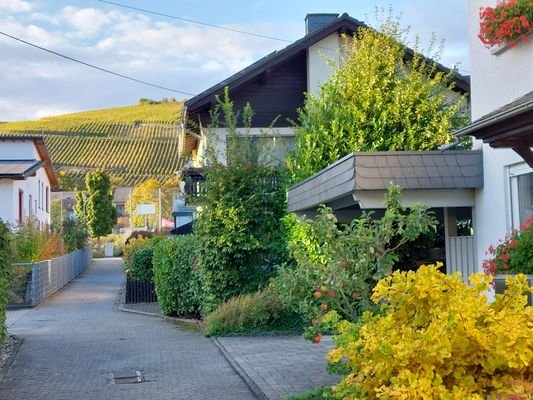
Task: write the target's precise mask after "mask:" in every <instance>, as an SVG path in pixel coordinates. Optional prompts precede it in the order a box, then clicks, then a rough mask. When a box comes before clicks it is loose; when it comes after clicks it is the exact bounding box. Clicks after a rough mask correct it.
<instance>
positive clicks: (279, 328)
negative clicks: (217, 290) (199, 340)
mask: <svg viewBox="0 0 533 400" xmlns="http://www.w3.org/2000/svg"><path fill="white" fill-rule="evenodd" d="M204 324H205V333H206V335H208V336H211V335H232V334H239V335H242V334H252V333H260V332H297V331H301V329H302V321H301V318H300V317H299V316H298V315H297V314H295V313H293V312H290V311H288V310H286V309H285V308H284V307H283V305H282V304H281V302H280V300H279V297H278V295H277V293H276V291H275V290H273V289H272V288H270V287H268V288H266V289H264V290H262V291H259V292H256V293H249V294H243V295H240V296H236V297H232V298H231V299H229V300H228V301H227V302H225V303H223V304H221V305H220V306H218V308H217V309H216V310H215V311H213V312H212V313H210V314H209V315H208V316H207V317H206V318H205V320H204Z"/></svg>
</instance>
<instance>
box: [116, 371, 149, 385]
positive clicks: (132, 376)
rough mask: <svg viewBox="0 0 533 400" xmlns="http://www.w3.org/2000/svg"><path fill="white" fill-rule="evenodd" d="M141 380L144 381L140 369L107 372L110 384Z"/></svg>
mask: <svg viewBox="0 0 533 400" xmlns="http://www.w3.org/2000/svg"><path fill="white" fill-rule="evenodd" d="M141 382H144V377H143V374H142V372H141V371H134V370H129V371H119V372H110V373H109V383H111V384H112V385H118V384H122V383H141Z"/></svg>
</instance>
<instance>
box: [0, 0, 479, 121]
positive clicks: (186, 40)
mask: <svg viewBox="0 0 533 400" xmlns="http://www.w3.org/2000/svg"><path fill="white" fill-rule="evenodd" d="M116 2H117V3H123V4H127V5H129V6H133V7H139V8H145V9H150V10H153V11H157V12H160V13H166V14H171V15H176V16H178V17H182V18H187V19H192V20H198V21H202V22H206V23H209V24H214V25H222V26H225V27H229V28H233V29H238V30H243V31H251V32H256V33H260V34H264V35H268V36H274V37H281V38H284V39H288V40H291V41H292V40H296V39H299V38H300V37H302V36H303V35H304V18H305V15H306V14H307V13H313V12H335V13H344V12H346V13H348V14H350V15H351V16H352V17H354V18H357V19H359V20H363V21H365V22H369V23H372V20H373V17H374V11H375V7H376V6H377V7H386V8H388V7H389V6H390V5H391V1H390V0H389V1H380V0H368V1H364V2H363V1H353V0H352V1H329V2H324V1H317V0H306V1H305V2H304V1H300V2H291V1H283V2H282V1H278V0H270V1H247V2H245V1H231V0H228V1H225V2H221V1H211V0H204V1H198V0H181V1H174V0H173V1H148V0H123V1H120V0H118V1H116ZM392 7H393V10H394V13H395V14H401V21H402V24H403V25H405V26H408V25H409V26H410V27H411V33H412V34H413V35H414V34H418V35H419V36H420V37H421V39H422V42H424V41H427V40H428V39H429V38H430V36H431V34H432V33H435V34H436V35H437V37H438V38H439V39H444V40H445V41H446V46H445V51H444V54H443V57H442V60H441V62H443V63H444V64H445V65H452V64H457V63H459V69H460V70H461V72H463V73H466V74H468V73H469V69H468V68H469V66H468V45H467V26H466V21H467V15H466V13H467V5H466V1H464V0H448V1H446V2H442V1H439V2H437V1H427V0H399V1H394V2H393V4H392ZM0 31H3V32H5V33H8V34H11V35H13V36H17V37H19V38H21V39H24V40H27V41H30V42H33V43H35V44H37V45H40V46H43V47H46V48H49V49H51V50H54V51H57V52H60V53H64V54H66V55H69V56H72V57H75V58H79V59H81V60H83V61H86V62H89V63H92V64H96V65H98V66H101V67H104V68H107V69H110V70H113V71H116V72H119V73H123V74H126V75H130V76H132V77H135V78H138V79H142V80H146V81H149V82H153V83H155V84H158V85H162V86H165V87H170V88H174V89H177V90H181V91H185V92H189V93H199V92H201V91H202V90H204V89H206V88H208V87H210V86H211V85H213V84H215V83H217V82H219V81H220V80H222V79H224V78H226V77H227V76H229V75H231V74H233V73H235V72H237V71H238V70H240V69H241V68H243V67H245V66H247V65H248V64H250V63H252V62H253V61H255V60H257V59H258V58H261V57H262V56H264V55H266V54H268V53H270V52H271V51H273V50H276V49H279V48H282V47H284V46H286V45H287V43H283V42H279V41H273V40H269V39H263V38H256V37H251V36H246V35H242V34H238V33H233V32H229V31H223V30H218V29H213V28H209V27H206V26H202V25H196V24H190V23H184V22H180V21H176V20H172V19H168V18H164V17H160V16H155V15H151V14H145V13H142V12H138V11H133V10H129V9H125V8H120V7H117V6H113V5H110V4H105V3H102V2H99V1H97V0H79V1H66V0H54V1H46V0H35V1H33V0H0ZM0 54H2V57H1V58H0V121H6V120H19V119H34V118H40V117H45V116H49V115H55V114H62V113H67V112H75V111H82V110H90V109H98V108H106V107H113V106H120V105H127V104H135V103H136V102H137V100H138V99H139V98H141V97H148V98H154V99H160V98H162V97H176V98H178V99H180V98H183V97H186V96H184V95H181V94H176V93H172V92H168V91H164V90H161V89H155V88H151V87H148V86H144V85H141V84H138V83H134V82H130V81H127V80H122V79H120V78H117V77H113V76H109V75H107V74H104V73H101V72H98V71H95V70H91V69H88V68H86V67H84V66H81V65H78V64H74V63H71V62H68V61H66V60H63V59H60V58H57V57H55V56H52V55H50V54H47V53H44V52H41V51H39V50H36V49H33V48H30V47H27V46H25V45H23V44H20V43H18V42H15V41H13V40H11V39H8V38H4V37H1V36H0Z"/></svg>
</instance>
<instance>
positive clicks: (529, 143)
mask: <svg viewBox="0 0 533 400" xmlns="http://www.w3.org/2000/svg"><path fill="white" fill-rule="evenodd" d="M490 146H491V147H494V148H501V147H521V146H525V147H533V137H532V138H531V139H529V138H527V139H525V140H520V139H514V140H510V139H507V140H506V139H502V140H495V141H493V142H491V143H490Z"/></svg>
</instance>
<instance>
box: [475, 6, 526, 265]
mask: <svg viewBox="0 0 533 400" xmlns="http://www.w3.org/2000/svg"><path fill="white" fill-rule="evenodd" d="M468 5H469V7H468V18H469V21H468V25H469V33H468V35H469V44H470V67H471V74H472V76H471V93H472V94H471V106H472V120H473V121H475V120H477V119H479V118H480V117H482V116H484V115H486V114H488V113H490V112H492V111H494V110H495V109H497V108H499V107H501V106H503V105H505V104H508V103H510V102H511V101H513V100H515V99H517V98H519V97H521V96H523V95H525V94H526V93H529V92H530V91H531V90H533V73H532V72H531V67H532V65H533V64H532V63H533V43H531V40H530V42H529V43H519V44H518V45H517V46H516V47H513V48H507V49H506V50H505V51H500V52H499V53H498V54H494V53H495V52H494V51H493V50H491V49H487V48H485V46H484V45H483V43H481V41H480V40H479V39H478V37H477V35H478V33H479V9H480V7H482V6H494V5H496V0H469V4H468ZM478 145H480V144H479V143H478ZM482 147H483V166H484V187H483V189H480V190H478V191H477V192H476V206H475V208H474V223H475V228H474V229H475V235H476V236H477V260H478V264H479V266H480V268H481V262H482V261H483V260H484V259H485V258H487V256H486V255H485V252H486V251H487V249H488V247H489V246H490V245H491V244H493V245H494V244H496V243H497V242H498V239H501V238H503V237H504V236H505V234H506V233H508V232H509V231H510V230H511V229H512V221H511V204H510V186H509V168H510V167H511V166H513V165H520V164H522V165H524V164H525V163H524V161H523V159H522V158H521V157H519V156H518V155H517V154H516V153H515V152H514V151H512V150H509V149H493V148H491V147H490V146H488V145H486V144H483V145H482Z"/></svg>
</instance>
